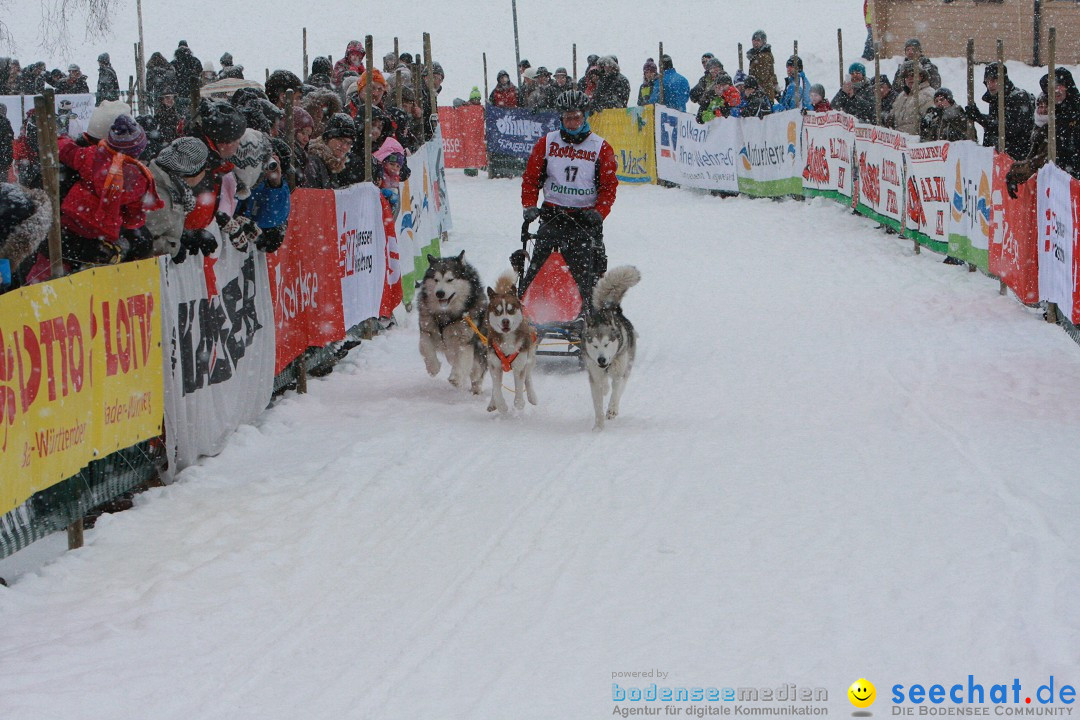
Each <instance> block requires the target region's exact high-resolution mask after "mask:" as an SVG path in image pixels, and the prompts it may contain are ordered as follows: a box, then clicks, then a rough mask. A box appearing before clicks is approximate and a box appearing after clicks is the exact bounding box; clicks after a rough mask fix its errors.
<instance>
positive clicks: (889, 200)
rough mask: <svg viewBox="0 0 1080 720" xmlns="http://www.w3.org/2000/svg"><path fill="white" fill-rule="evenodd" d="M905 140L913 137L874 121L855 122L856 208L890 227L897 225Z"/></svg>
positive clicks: (897, 226)
mask: <svg viewBox="0 0 1080 720" xmlns="http://www.w3.org/2000/svg"><path fill="white" fill-rule="evenodd" d="M909 142H916V138H915V137H914V136H912V135H906V134H904V133H902V132H898V131H896V130H888V129H886V128H882V127H877V126H875V125H864V124H862V123H856V125H855V155H856V157H857V167H858V169H859V211H860V212H862V213H863V214H866V213H867V212H869V213H873V214H875V215H877V216H878V219H879V220H881V221H884V222H885V223H886V224H888V225H889V226H891V227H892V228H893V229H894V230H899V229H900V222H901V217H900V213H901V212H902V211H903V208H902V207H901V201H902V200H903V197H902V190H903V187H902V185H901V172H902V171H903V168H904V153H905V151H906V150H907V146H908V143H909Z"/></svg>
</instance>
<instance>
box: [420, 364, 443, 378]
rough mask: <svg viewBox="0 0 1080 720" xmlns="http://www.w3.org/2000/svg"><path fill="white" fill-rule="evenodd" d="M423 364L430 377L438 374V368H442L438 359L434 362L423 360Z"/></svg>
mask: <svg viewBox="0 0 1080 720" xmlns="http://www.w3.org/2000/svg"><path fill="white" fill-rule="evenodd" d="M424 366H425V367H426V368H427V372H428V375H430V376H431V377H435V376H436V375H438V374H439V370H441V369H442V363H440V362H439V361H438V360H436V361H435V362H426V361H425V363H424Z"/></svg>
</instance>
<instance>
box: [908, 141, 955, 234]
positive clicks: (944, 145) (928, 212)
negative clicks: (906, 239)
mask: <svg viewBox="0 0 1080 720" xmlns="http://www.w3.org/2000/svg"><path fill="white" fill-rule="evenodd" d="M950 145H952V146H953V147H955V144H952V143H948V142H932V143H914V144H912V145H909V146H908V149H907V219H906V222H907V228H908V230H911V231H913V232H914V233H915V237H916V238H918V239H919V240H920V241H922V242H926V243H936V245H932V247H936V249H938V250H940V251H944V250H945V246H946V245H947V244H948V242H949V222H950V208H951V206H952V195H951V194H950V193H949V186H948V180H947V177H948V172H947V171H948V169H949V163H948V160H949V157H950Z"/></svg>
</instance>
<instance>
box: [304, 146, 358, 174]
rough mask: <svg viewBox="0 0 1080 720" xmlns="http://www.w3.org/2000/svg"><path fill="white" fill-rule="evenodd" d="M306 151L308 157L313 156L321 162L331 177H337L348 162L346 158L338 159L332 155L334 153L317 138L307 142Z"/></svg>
mask: <svg viewBox="0 0 1080 720" xmlns="http://www.w3.org/2000/svg"><path fill="white" fill-rule="evenodd" d="M307 151H308V155H309V156H311V155H314V156H315V157H317V158H319V159H320V160H322V161H323V164H325V165H326V169H327V170H329V171H330V173H331V174H333V175H337V174H338V173H340V172H341V171H342V170H344V169H345V163H346V162H347V161H348V156H345V157H344V158H341V159H338V157H337V156H336V155H334V151H333V150H331V149H330V147H329V146H328V145H327V144H326V143H324V142H323V141H322V138H317V139H315V140H312V141H311V142H309V143H308V146H307Z"/></svg>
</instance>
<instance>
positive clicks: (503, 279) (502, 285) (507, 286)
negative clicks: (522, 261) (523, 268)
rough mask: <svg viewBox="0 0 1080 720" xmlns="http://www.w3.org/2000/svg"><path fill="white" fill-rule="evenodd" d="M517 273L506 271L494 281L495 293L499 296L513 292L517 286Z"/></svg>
mask: <svg viewBox="0 0 1080 720" xmlns="http://www.w3.org/2000/svg"><path fill="white" fill-rule="evenodd" d="M517 279H518V277H517V273H515V272H514V271H513V270H506V271H504V272H503V274H502V275H500V276H499V279H498V280H496V281H495V292H496V293H498V294H499V295H510V294H511V293H513V292H514V286H515V285H517Z"/></svg>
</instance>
